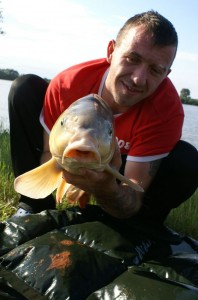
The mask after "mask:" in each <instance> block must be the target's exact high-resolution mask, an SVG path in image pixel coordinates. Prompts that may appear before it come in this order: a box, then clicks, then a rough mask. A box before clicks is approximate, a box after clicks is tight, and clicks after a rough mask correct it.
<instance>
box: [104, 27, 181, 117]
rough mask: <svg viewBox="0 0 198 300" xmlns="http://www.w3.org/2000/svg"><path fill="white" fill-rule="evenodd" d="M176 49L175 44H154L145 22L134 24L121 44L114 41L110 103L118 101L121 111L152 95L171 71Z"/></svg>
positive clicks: (108, 85)
mask: <svg viewBox="0 0 198 300" xmlns="http://www.w3.org/2000/svg"><path fill="white" fill-rule="evenodd" d="M175 52H176V47H175V46H165V47H159V46H154V45H153V43H152V36H151V34H150V33H148V32H145V30H144V26H138V27H133V28H131V29H130V30H129V31H128V32H127V34H126V35H125V37H124V38H123V40H122V41H121V43H120V45H116V44H115V42H113V41H112V42H111V43H110V44H109V47H108V57H107V60H108V62H109V63H110V70H109V74H108V76H107V79H106V83H105V89H106V91H107V95H108V96H107V98H108V97H109V101H108V102H110V105H111V102H112V101H115V104H116V105H117V110H118V111H119V108H120V112H121V111H125V110H127V109H128V108H129V107H131V106H133V105H134V104H136V103H137V102H139V101H141V100H143V99H145V98H146V97H148V96H150V95H151V94H152V93H153V92H154V91H155V90H156V89H157V88H158V86H159V85H160V83H161V82H162V81H163V79H164V78H165V77H166V76H167V75H168V73H169V72H170V66H171V64H172V62H173V60H174V57H175ZM107 100H108V99H107Z"/></svg>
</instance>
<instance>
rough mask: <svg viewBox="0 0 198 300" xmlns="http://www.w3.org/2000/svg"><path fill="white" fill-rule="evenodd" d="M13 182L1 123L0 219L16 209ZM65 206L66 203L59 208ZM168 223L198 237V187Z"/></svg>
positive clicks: (17, 198) (173, 211)
mask: <svg viewBox="0 0 198 300" xmlns="http://www.w3.org/2000/svg"><path fill="white" fill-rule="evenodd" d="M13 182H14V175H13V172H12V166H11V160H10V144H9V131H8V130H5V129H4V128H3V126H2V125H0V221H3V220H6V219H7V218H8V217H10V216H12V215H13V214H14V212H15V211H16V207H17V204H18V200H19V196H18V194H17V193H16V192H15V191H14V187H13ZM65 207H66V204H65V206H64V205H61V206H59V207H57V208H58V209H64V208H65ZM166 225H167V226H169V227H170V228H172V229H173V230H175V231H177V232H179V233H181V234H185V235H189V236H191V237H192V238H195V239H198V189H197V191H196V192H195V193H194V195H193V196H192V197H191V198H190V199H188V201H186V202H185V203H183V204H182V205H180V206H179V207H178V208H176V209H173V210H172V211H171V213H170V214H169V216H168V218H167V220H166Z"/></svg>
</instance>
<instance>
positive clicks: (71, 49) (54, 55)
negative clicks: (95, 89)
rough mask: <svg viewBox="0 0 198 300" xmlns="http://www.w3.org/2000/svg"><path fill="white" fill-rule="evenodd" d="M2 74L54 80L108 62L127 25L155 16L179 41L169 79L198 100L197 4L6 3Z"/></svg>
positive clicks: (115, 0) (0, 43)
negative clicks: (137, 17)
mask: <svg viewBox="0 0 198 300" xmlns="http://www.w3.org/2000/svg"><path fill="white" fill-rule="evenodd" d="M0 8H2V10H3V23H1V24H0V25H1V27H2V29H3V30H4V31H5V34H4V35H0V69H14V70H16V71H18V72H19V74H27V73H33V74H37V75H39V76H42V77H46V78H49V79H51V78H53V77H54V76H56V75H57V74H58V73H59V72H61V71H62V70H64V69H66V68H68V67H69V66H71V65H74V64H77V63H80V62H83V61H87V60H91V59H96V58H100V57H105V56H106V49H107V45H108V42H109V41H110V40H111V39H115V38H116V35H117V32H118V31H119V29H120V28H121V27H122V25H123V24H124V22H125V21H126V20H127V19H128V18H130V17H131V16H133V15H134V14H137V13H141V12H144V11H148V10H151V9H153V10H156V11H158V12H159V13H160V14H162V15H163V16H165V17H166V18H167V19H169V20H170V21H171V22H172V23H173V25H174V27H175V28H176V31H177V33H178V37H179V47H178V52H177V56H176V59H175V61H174V64H173V66H172V72H171V74H170V75H169V77H170V78H171V80H172V81H173V83H174V85H175V87H176V89H177V91H178V93H180V91H181V89H183V88H187V89H189V90H190V96H191V98H195V99H198V37H197V36H198V34H197V29H198V1H197V0H188V1H187V0H166V1H162V0H140V1H137V0H130V1H129V0H32V1H31V0H1V3H0Z"/></svg>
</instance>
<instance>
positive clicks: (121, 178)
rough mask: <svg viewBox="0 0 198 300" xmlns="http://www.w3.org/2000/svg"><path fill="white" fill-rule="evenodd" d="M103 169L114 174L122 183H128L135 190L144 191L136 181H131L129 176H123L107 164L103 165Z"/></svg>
mask: <svg viewBox="0 0 198 300" xmlns="http://www.w3.org/2000/svg"><path fill="white" fill-rule="evenodd" d="M105 170H106V171H107V172H109V173H111V174H112V175H114V176H115V177H116V178H117V179H119V180H120V181H121V182H124V183H126V184H128V185H129V186H130V187H131V188H132V189H134V190H135V191H138V192H144V189H143V188H142V187H141V186H140V185H139V184H138V183H136V182H134V181H132V180H131V179H129V178H126V177H125V176H123V175H122V174H120V173H119V172H118V171H117V170H115V169H113V168H111V167H110V166H109V165H106V166H105Z"/></svg>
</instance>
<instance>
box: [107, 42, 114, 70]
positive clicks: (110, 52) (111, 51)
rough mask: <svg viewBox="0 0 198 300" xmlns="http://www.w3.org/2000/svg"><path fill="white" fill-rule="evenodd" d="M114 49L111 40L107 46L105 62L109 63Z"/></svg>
mask: <svg viewBox="0 0 198 300" xmlns="http://www.w3.org/2000/svg"><path fill="white" fill-rule="evenodd" d="M114 49H115V41H114V40H111V41H110V42H109V44H108V47H107V62H108V63H109V64H110V63H111V59H112V53H113V51H114Z"/></svg>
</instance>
